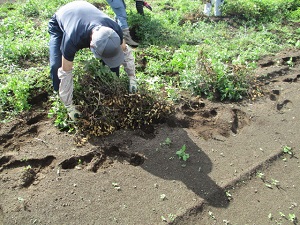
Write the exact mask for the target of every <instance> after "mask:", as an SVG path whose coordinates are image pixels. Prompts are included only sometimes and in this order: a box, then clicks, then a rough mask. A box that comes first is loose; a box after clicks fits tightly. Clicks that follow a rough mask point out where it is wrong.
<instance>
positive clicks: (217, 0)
mask: <svg viewBox="0 0 300 225" xmlns="http://www.w3.org/2000/svg"><path fill="white" fill-rule="evenodd" d="M223 2H224V0H204V10H203V13H204V15H206V16H210V14H211V9H212V7H213V6H214V15H215V16H221V15H222V12H221V5H222V4H223Z"/></svg>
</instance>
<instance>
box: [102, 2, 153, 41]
mask: <svg viewBox="0 0 300 225" xmlns="http://www.w3.org/2000/svg"><path fill="white" fill-rule="evenodd" d="M106 1H107V3H108V4H109V5H110V7H111V8H112V10H113V11H114V13H115V15H116V17H115V19H116V21H117V23H118V24H119V25H120V27H121V28H122V30H123V34H124V39H125V41H126V43H127V44H129V45H131V46H138V45H139V44H138V43H137V42H135V41H134V40H132V37H131V35H130V31H129V26H128V23H127V13H126V4H125V2H124V0H106ZM135 3H136V9H137V12H138V13H139V14H141V15H144V7H146V8H148V9H149V10H152V7H151V6H150V5H149V4H148V3H147V2H145V1H143V0H136V1H135Z"/></svg>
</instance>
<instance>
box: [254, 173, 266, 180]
mask: <svg viewBox="0 0 300 225" xmlns="http://www.w3.org/2000/svg"><path fill="white" fill-rule="evenodd" d="M256 176H257V177H259V178H260V179H262V180H265V174H264V173H262V172H260V171H259V172H257V173H256Z"/></svg>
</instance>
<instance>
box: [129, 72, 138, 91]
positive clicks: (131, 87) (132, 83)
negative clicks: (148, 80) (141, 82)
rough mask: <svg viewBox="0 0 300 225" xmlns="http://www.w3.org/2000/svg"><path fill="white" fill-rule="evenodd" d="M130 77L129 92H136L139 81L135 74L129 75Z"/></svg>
mask: <svg viewBox="0 0 300 225" xmlns="http://www.w3.org/2000/svg"><path fill="white" fill-rule="evenodd" d="M128 78H129V93H132V94H134V93H136V92H137V83H136V77H135V76H128Z"/></svg>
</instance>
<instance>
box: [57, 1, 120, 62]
mask: <svg viewBox="0 0 300 225" xmlns="http://www.w3.org/2000/svg"><path fill="white" fill-rule="evenodd" d="M55 17H56V20H57V22H58V25H59V27H60V29H61V30H62V32H63V38H62V43H61V47H60V49H61V52H62V55H63V56H64V57H65V59H67V60H69V61H73V60H74V57H75V53H76V52H77V51H78V50H80V49H83V48H89V47H90V35H91V32H92V29H93V28H94V27H96V26H98V25H102V26H106V27H110V28H112V29H113V30H114V31H115V32H116V33H117V34H118V35H119V36H120V45H121V44H122V40H123V33H122V29H121V27H120V26H119V25H118V24H117V23H116V22H115V21H113V20H112V19H111V18H109V17H108V16H107V15H106V14H105V13H103V12H102V11H100V10H99V9H97V8H96V7H95V6H94V5H92V4H90V3H88V2H85V1H74V2H70V3H68V4H66V5H64V6H62V7H61V8H60V9H59V10H58V11H57V12H56V13H55Z"/></svg>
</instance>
